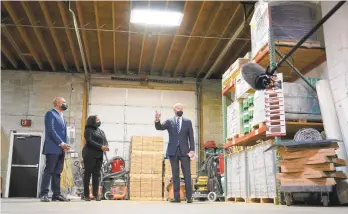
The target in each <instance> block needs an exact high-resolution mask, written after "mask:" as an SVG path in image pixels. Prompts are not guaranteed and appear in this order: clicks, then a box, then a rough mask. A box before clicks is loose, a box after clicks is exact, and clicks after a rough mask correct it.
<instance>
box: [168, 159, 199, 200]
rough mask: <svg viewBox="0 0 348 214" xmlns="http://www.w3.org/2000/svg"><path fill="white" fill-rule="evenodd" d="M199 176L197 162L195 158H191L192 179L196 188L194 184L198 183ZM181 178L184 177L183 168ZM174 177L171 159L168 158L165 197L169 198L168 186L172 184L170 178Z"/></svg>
mask: <svg viewBox="0 0 348 214" xmlns="http://www.w3.org/2000/svg"><path fill="white" fill-rule="evenodd" d="M196 177H197V162H196V161H195V160H191V180H192V189H194V184H195V183H196ZM180 178H184V175H183V174H182V170H181V168H180ZM171 179H172V167H171V165H170V161H169V160H168V159H166V160H165V161H164V198H165V199H168V196H169V194H168V191H167V186H168V185H169V184H170V180H171Z"/></svg>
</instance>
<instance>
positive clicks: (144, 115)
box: [126, 106, 160, 126]
mask: <svg viewBox="0 0 348 214" xmlns="http://www.w3.org/2000/svg"><path fill="white" fill-rule="evenodd" d="M156 110H158V111H159V110H160V108H155V107H132V106H127V109H126V123H127V124H148V125H153V124H154V121H155V112H156ZM153 126H154V125H153Z"/></svg>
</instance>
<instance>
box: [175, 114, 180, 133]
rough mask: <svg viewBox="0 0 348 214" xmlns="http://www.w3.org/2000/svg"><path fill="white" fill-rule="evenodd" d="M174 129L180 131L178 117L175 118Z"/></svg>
mask: <svg viewBox="0 0 348 214" xmlns="http://www.w3.org/2000/svg"><path fill="white" fill-rule="evenodd" d="M176 130H177V131H178V133H179V132H180V121H179V118H177V119H176Z"/></svg>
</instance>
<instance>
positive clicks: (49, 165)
mask: <svg viewBox="0 0 348 214" xmlns="http://www.w3.org/2000/svg"><path fill="white" fill-rule="evenodd" d="M64 157H65V154H64V153H62V154H47V155H46V166H45V170H44V173H43V176H42V181H41V193H40V194H41V196H43V195H47V194H48V192H49V189H48V188H49V186H50V183H51V190H52V192H53V196H59V195H60V175H61V174H62V171H63V168H64Z"/></svg>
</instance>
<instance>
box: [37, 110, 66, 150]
mask: <svg viewBox="0 0 348 214" xmlns="http://www.w3.org/2000/svg"><path fill="white" fill-rule="evenodd" d="M62 142H64V143H68V135H67V127H66V124H65V121H64V119H63V118H62V117H61V116H60V115H59V113H58V111H56V110H55V109H52V110H51V111H48V112H47V113H46V115H45V143H44V147H43V152H42V153H43V154H45V155H46V154H61V153H62V152H63V149H62V148H61V147H60V146H59V144H61V143H62Z"/></svg>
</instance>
